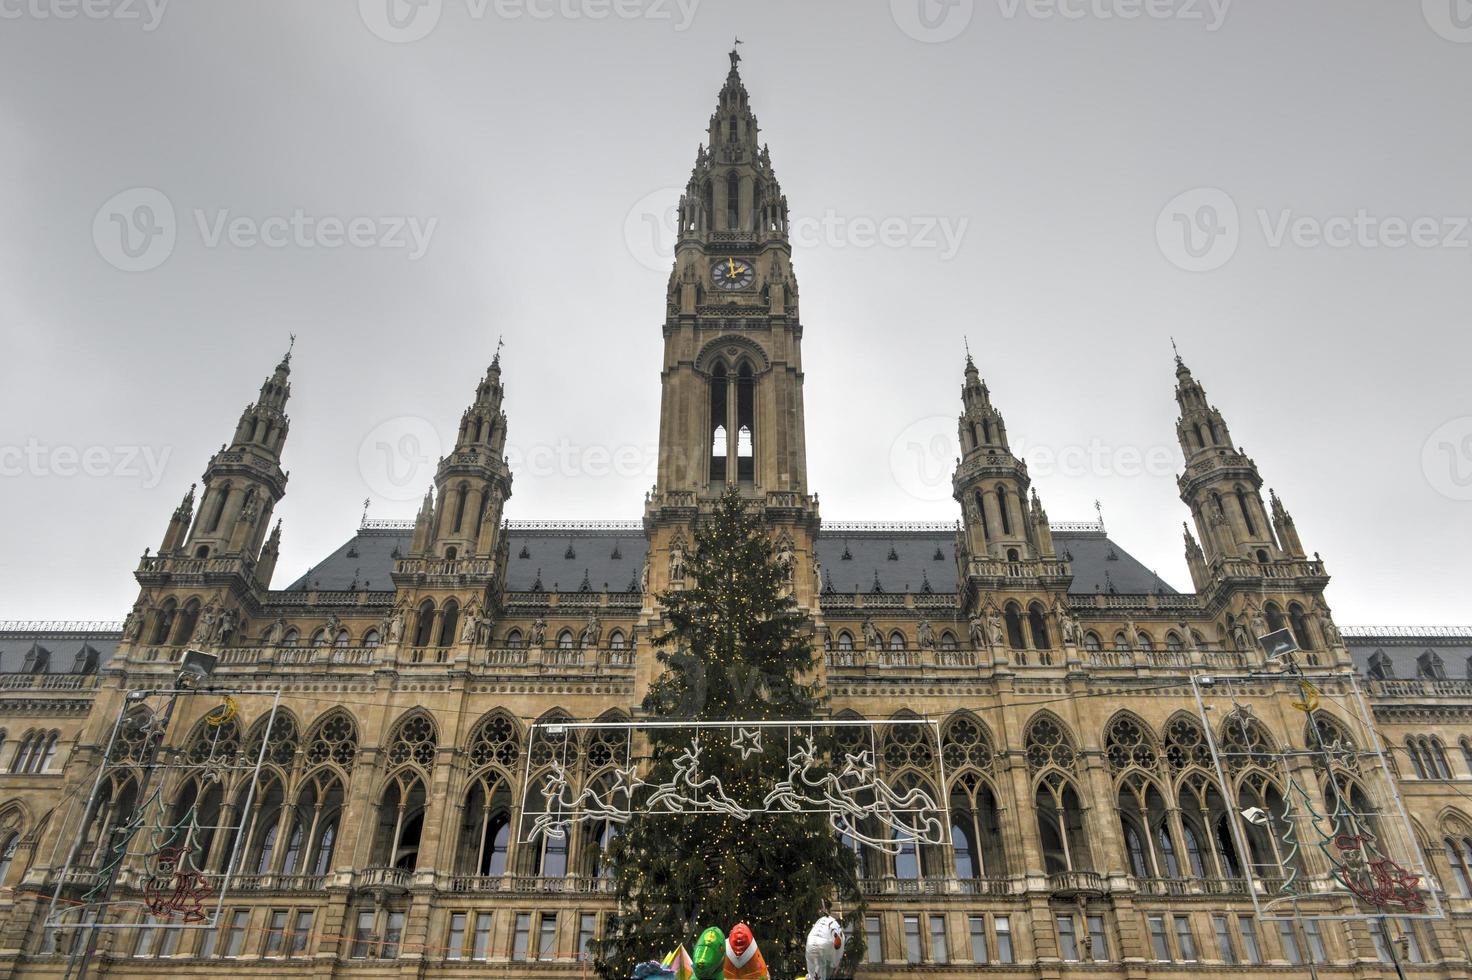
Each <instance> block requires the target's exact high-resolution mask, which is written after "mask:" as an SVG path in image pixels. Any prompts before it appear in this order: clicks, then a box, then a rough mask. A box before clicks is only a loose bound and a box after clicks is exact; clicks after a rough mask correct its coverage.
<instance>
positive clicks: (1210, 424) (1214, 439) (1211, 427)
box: [1206, 419, 1222, 446]
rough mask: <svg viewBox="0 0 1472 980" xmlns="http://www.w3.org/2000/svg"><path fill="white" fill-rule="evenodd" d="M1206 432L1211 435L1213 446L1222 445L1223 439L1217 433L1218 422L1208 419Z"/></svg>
mask: <svg viewBox="0 0 1472 980" xmlns="http://www.w3.org/2000/svg"><path fill="white" fill-rule="evenodd" d="M1206 430H1207V431H1208V432H1210V433H1211V444H1212V445H1213V446H1214V445H1217V444H1218V443H1220V442H1221V441H1222V437H1221V436H1220V435H1218V434H1217V431H1216V422H1215V421H1213V420H1211V419H1207V420H1206Z"/></svg>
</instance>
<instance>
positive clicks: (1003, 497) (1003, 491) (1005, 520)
mask: <svg viewBox="0 0 1472 980" xmlns="http://www.w3.org/2000/svg"><path fill="white" fill-rule="evenodd" d="M997 511H998V513H999V514H1000V519H1001V522H1002V533H1003V534H1011V533H1012V515H1011V514H1010V513H1008V508H1007V488H1006V487H997Z"/></svg>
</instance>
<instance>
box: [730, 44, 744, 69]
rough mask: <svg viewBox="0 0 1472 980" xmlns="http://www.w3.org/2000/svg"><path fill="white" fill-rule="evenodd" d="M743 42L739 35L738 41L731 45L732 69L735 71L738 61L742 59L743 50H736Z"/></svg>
mask: <svg viewBox="0 0 1472 980" xmlns="http://www.w3.org/2000/svg"><path fill="white" fill-rule="evenodd" d="M741 43H742V42H741V38H739V37H738V38H737V39H736V43H735V44H733V45H731V70H732V71H735V70H736V65H737V63H738V62H740V61H741V52H740V51H737V50H736V49H737V48H738V47H740V46H741Z"/></svg>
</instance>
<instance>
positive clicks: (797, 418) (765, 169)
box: [645, 51, 819, 613]
mask: <svg viewBox="0 0 1472 980" xmlns="http://www.w3.org/2000/svg"><path fill="white" fill-rule="evenodd" d="M740 60H741V59H740V55H738V54H737V53H736V52H735V51H733V52H731V70H730V72H729V74H727V76H726V83H725V85H724V86H722V88H721V92H720V96H719V98H718V100H717V104H716V111H715V113H714V114H713V115H712V116H711V118H710V128H709V130H708V133H707V137H706V142H705V144H704V145H703V146H701V147H700V148H699V149H698V150H697V152H696V157H695V167H694V169H693V170H692V171H691V174H690V180H689V182H688V183H687V184H686V185H685V193H684V195H683V196H682V197H681V198H680V204H679V211H678V215H679V230H678V233H677V236H676V244H675V255H674V269H673V271H672V272H671V273H670V281H669V290H668V294H667V297H666V309H665V321H664V364H663V367H662V370H661V404H660V423H659V450H660V451H659V470H658V482H657V483H656V485H655V488H654V490H653V492H652V493H651V495H650V497H649V500H648V504H647V506H646V509H645V527H646V530H647V532H648V534H649V538H650V551H649V555H650V558H649V561H650V567H649V570H648V586H647V588H646V589H645V605H646V608H647V609H649V610H650V612H651V613H653V612H654V609H653V596H654V595H655V594H656V593H658V592H659V591H661V590H663V589H668V588H679V587H680V586H681V584H682V582H681V579H682V577H683V575H682V569H681V560H682V558H683V556H684V554H685V553H686V552H687V551H688V550H689V549H690V548H691V547H692V546H693V540H694V526H695V523H696V521H697V519H698V518H699V516H700V514H701V513H702V512H704V511H707V510H709V508H710V505H711V504H712V503H713V502H714V500H715V499H716V498H717V497H719V496H720V495H721V494H722V493H723V492H725V491H726V490H727V489H728V488H735V489H736V490H738V491H739V492H740V493H741V495H742V496H743V497H746V498H748V499H750V501H751V503H752V505H753V506H755V507H760V508H761V509H762V510H763V512H764V514H765V516H766V518H767V522H768V524H769V526H770V527H771V529H772V534H773V536H774V543H775V544H776V546H777V548H778V550H779V553H781V554H782V555H783V556H784V557H787V558H789V559H790V562H791V568H792V591H793V594H794V595H795V596H796V598H797V600H798V602H799V604H801V605H802V606H803V607H804V608H806V609H808V610H810V611H812V612H813V613H816V611H817V603H818V591H819V587H818V582H819V574H818V567H817V557H816V553H815V551H814V547H813V545H814V542H815V540H816V538H817V533H818V504H817V500H816V498H814V497H811V496H809V494H808V487H807V450H806V444H805V439H804V434H803V429H804V417H803V400H802V382H803V373H802V325H801V323H799V321H798V302H797V280H796V278H795V277H794V275H793V271H792V246H791V243H790V242H789V241H788V237H787V199H786V198H785V197H783V196H782V187H781V185H780V184H778V183H777V177H776V174H775V173H774V172H773V170H772V159H771V155H770V154H769V153H768V152H767V148H766V147H765V146H764V145H762V143H761V141H760V140H759V138H758V129H757V121H756V116H754V115H753V114H752V111H751V106H750V103H749V101H748V98H747V93H746V86H745V85H743V84H742V81H741V74H740V72H739V70H738V64H739V62H740Z"/></svg>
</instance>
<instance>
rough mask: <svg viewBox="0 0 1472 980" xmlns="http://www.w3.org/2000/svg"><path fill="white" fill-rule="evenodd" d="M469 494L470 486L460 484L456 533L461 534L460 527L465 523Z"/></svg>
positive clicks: (457, 494) (457, 493) (456, 511)
mask: <svg viewBox="0 0 1472 980" xmlns="http://www.w3.org/2000/svg"><path fill="white" fill-rule="evenodd" d="M469 496H470V488H469V487H467V486H466V485H465V484H463V483H462V484H460V487H459V489H458V490H457V491H456V493H455V533H456V534H459V533H460V528H461V526H462V525H463V524H464V523H465V502H466V499H467V498H468V497H469ZM451 557H453V556H451Z"/></svg>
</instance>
